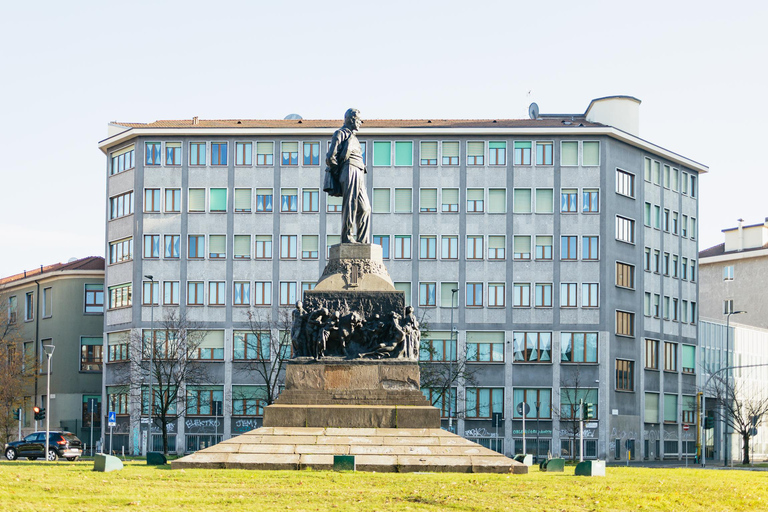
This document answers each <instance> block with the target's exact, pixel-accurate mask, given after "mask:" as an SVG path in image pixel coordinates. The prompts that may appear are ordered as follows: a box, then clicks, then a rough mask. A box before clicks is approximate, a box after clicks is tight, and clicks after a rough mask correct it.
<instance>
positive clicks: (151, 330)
mask: <svg viewBox="0 0 768 512" xmlns="http://www.w3.org/2000/svg"><path fill="white" fill-rule="evenodd" d="M144 277H145V278H147V279H149V281H150V282H151V283H152V285H151V286H152V288H151V294H150V296H151V298H152V299H151V301H150V303H149V340H150V343H151V344H152V348H151V349H150V350H149V406H148V408H147V409H148V410H147V413H148V414H147V416H148V418H147V420H148V421H147V449H146V451H148V452H151V451H152V398H153V397H152V369H153V368H152V367H153V365H154V363H155V300H156V299H157V297H156V294H155V278H154V276H152V275H145V276H144ZM159 292H160V290H158V294H157V295H159Z"/></svg>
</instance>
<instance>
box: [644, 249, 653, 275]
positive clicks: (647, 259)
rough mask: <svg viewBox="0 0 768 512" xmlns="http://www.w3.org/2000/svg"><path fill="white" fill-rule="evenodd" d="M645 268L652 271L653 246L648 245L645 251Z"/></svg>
mask: <svg viewBox="0 0 768 512" xmlns="http://www.w3.org/2000/svg"><path fill="white" fill-rule="evenodd" d="M643 270H645V271H646V272H650V271H651V248H650V247H646V248H645V251H644V252H643Z"/></svg>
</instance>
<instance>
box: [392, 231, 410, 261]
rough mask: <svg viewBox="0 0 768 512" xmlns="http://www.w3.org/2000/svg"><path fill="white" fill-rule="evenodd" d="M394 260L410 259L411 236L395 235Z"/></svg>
mask: <svg viewBox="0 0 768 512" xmlns="http://www.w3.org/2000/svg"><path fill="white" fill-rule="evenodd" d="M395 259H396V260H409V259H411V235H395Z"/></svg>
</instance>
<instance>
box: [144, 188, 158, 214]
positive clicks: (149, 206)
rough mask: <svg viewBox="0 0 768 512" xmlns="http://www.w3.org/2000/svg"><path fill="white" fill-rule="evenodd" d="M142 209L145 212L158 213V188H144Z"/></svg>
mask: <svg viewBox="0 0 768 512" xmlns="http://www.w3.org/2000/svg"><path fill="white" fill-rule="evenodd" d="M144 211H145V212H147V213H160V189H159V188H145V189H144Z"/></svg>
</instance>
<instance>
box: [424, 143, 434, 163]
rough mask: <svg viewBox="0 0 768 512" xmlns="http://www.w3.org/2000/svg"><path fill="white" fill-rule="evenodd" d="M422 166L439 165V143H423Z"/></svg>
mask: <svg viewBox="0 0 768 512" xmlns="http://www.w3.org/2000/svg"><path fill="white" fill-rule="evenodd" d="M420 163H421V165H437V142H422V143H421V160H420Z"/></svg>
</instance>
